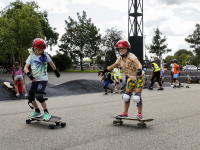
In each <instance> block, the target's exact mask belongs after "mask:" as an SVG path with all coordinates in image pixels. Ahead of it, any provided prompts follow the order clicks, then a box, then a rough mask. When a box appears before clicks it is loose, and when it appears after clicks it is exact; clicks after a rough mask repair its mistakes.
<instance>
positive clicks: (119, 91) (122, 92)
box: [108, 90, 125, 94]
mask: <svg viewBox="0 0 200 150" xmlns="http://www.w3.org/2000/svg"><path fill="white" fill-rule="evenodd" d="M108 93H111V91H108ZM113 93H114V94H124V93H125V91H124V90H117V91H115V90H113Z"/></svg>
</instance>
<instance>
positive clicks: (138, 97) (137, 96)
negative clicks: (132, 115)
mask: <svg viewBox="0 0 200 150" xmlns="http://www.w3.org/2000/svg"><path fill="white" fill-rule="evenodd" d="M133 102H135V103H137V105H136V106H137V107H139V106H140V105H142V99H141V93H135V95H134V96H133Z"/></svg>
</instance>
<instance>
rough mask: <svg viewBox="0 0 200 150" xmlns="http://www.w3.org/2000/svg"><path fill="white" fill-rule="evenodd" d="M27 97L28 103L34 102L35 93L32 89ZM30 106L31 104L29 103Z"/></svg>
mask: <svg viewBox="0 0 200 150" xmlns="http://www.w3.org/2000/svg"><path fill="white" fill-rule="evenodd" d="M27 99H28V105H29V104H30V103H33V102H34V101H35V93H34V92H32V91H29V93H28V96H27ZM29 106H30V105H29ZM30 108H31V109H33V107H32V106H30Z"/></svg>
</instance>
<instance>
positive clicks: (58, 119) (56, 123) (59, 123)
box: [26, 116, 66, 129]
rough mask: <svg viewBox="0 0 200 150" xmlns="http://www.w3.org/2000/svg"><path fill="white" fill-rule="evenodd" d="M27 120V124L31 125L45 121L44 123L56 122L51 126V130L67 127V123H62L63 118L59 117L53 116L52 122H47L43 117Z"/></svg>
mask: <svg viewBox="0 0 200 150" xmlns="http://www.w3.org/2000/svg"><path fill="white" fill-rule="evenodd" d="M28 118H29V119H26V123H27V124H30V123H31V122H32V121H35V120H37V121H44V122H54V123H55V124H49V128H50V129H54V127H56V126H61V127H65V126H66V123H65V122H61V117H57V116H51V118H50V120H48V121H46V120H44V119H43V116H41V117H37V118H30V117H28Z"/></svg>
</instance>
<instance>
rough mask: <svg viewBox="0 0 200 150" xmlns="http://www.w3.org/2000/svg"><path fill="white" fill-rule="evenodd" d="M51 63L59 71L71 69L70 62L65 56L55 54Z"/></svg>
mask: <svg viewBox="0 0 200 150" xmlns="http://www.w3.org/2000/svg"><path fill="white" fill-rule="evenodd" d="M52 61H53V62H54V63H55V65H56V68H58V69H59V70H60V71H65V70H66V69H69V68H71V67H72V60H71V59H70V58H69V56H67V55H66V54H61V53H59V52H57V54H56V55H54V56H53V57H52Z"/></svg>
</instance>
